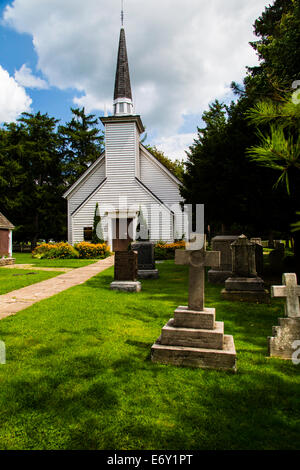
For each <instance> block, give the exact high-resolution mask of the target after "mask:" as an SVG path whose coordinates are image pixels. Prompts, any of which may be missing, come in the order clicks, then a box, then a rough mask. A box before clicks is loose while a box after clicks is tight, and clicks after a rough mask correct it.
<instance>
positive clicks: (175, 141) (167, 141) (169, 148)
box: [156, 133, 198, 160]
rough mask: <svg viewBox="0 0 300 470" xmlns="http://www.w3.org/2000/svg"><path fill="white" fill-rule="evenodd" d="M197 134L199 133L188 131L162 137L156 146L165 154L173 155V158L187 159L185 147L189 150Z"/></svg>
mask: <svg viewBox="0 0 300 470" xmlns="http://www.w3.org/2000/svg"><path fill="white" fill-rule="evenodd" d="M197 136H198V134H197V133H187V134H176V135H172V136H168V137H161V138H159V139H158V140H157V142H156V146H157V148H158V149H159V150H162V151H163V152H164V154H165V155H167V156H172V159H173V160H175V159H178V160H185V159H186V154H185V152H184V150H183V149H185V150H187V151H188V149H189V147H190V146H191V145H192V144H193V143H194V139H196V138H197Z"/></svg>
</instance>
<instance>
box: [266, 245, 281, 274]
mask: <svg viewBox="0 0 300 470" xmlns="http://www.w3.org/2000/svg"><path fill="white" fill-rule="evenodd" d="M274 247H275V248H274V250H272V251H271V252H270V254H269V263H270V268H271V270H272V271H273V272H274V273H282V271H283V260H284V243H281V242H280V241H278V240H276V241H275V242H274Z"/></svg>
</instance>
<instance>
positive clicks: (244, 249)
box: [221, 235, 270, 303]
mask: <svg viewBox="0 0 300 470" xmlns="http://www.w3.org/2000/svg"><path fill="white" fill-rule="evenodd" d="M231 249H232V269H233V273H232V276H231V277H229V278H228V279H226V281H225V289H223V290H222V292H221V296H222V298H223V299H224V300H230V301H244V302H261V303H269V302H270V299H269V293H268V291H267V290H266V289H265V287H264V281H263V280H262V278H260V277H259V276H258V275H257V272H256V257H255V253H256V247H255V244H254V243H251V242H249V240H248V239H247V237H246V236H245V235H241V236H240V237H238V239H237V240H236V241H235V242H233V243H232V244H231Z"/></svg>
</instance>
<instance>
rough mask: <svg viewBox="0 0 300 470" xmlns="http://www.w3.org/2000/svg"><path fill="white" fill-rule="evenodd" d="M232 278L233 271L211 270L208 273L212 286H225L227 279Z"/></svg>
mask: <svg viewBox="0 0 300 470" xmlns="http://www.w3.org/2000/svg"><path fill="white" fill-rule="evenodd" d="M230 276H232V271H217V270H215V269H210V270H209V271H208V273H207V279H208V282H210V283H211V284H224V282H225V281H226V279H228V278H229V277H230Z"/></svg>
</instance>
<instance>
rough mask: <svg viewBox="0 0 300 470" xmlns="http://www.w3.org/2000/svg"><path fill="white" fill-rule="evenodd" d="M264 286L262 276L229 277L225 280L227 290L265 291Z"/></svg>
mask: <svg viewBox="0 0 300 470" xmlns="http://www.w3.org/2000/svg"><path fill="white" fill-rule="evenodd" d="M264 286H265V284H264V281H263V280H262V279H261V277H229V278H228V279H226V281H225V289H226V291H246V292H248V291H255V292H259V291H260V292H264V290H265V287H264Z"/></svg>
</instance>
